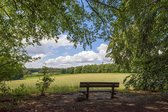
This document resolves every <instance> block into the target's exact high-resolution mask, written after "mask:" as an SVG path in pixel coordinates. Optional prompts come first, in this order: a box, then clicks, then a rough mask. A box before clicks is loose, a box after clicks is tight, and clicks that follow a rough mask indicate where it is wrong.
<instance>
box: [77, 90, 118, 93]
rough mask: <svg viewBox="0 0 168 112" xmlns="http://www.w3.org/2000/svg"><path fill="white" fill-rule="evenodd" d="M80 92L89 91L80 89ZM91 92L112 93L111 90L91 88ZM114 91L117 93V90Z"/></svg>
mask: <svg viewBox="0 0 168 112" xmlns="http://www.w3.org/2000/svg"><path fill="white" fill-rule="evenodd" d="M79 92H81V93H86V92H87V91H86V90H80V91H79ZM89 92H109V93H111V90H89ZM114 92H115V93H116V92H117V91H114Z"/></svg>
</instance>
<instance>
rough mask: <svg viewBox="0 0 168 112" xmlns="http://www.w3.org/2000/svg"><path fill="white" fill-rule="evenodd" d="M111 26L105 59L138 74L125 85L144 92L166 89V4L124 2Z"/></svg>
mask: <svg viewBox="0 0 168 112" xmlns="http://www.w3.org/2000/svg"><path fill="white" fill-rule="evenodd" d="M119 8H120V10H122V11H121V12H120V13H119V14H116V20H115V21H114V22H112V25H113V26H114V31H113V34H112V36H111V40H110V44H109V46H108V52H109V54H108V56H110V57H111V58H112V59H113V60H114V61H115V63H117V64H119V65H120V66H123V67H125V68H127V69H130V70H134V69H137V70H138V74H136V75H135V74H134V75H131V76H130V77H128V78H127V79H128V80H125V81H126V85H127V86H128V87H129V86H132V87H134V88H135V89H143V90H167V89H168V1H167V0H148V1H146V0H140V1H137V0H127V1H125V0H123V1H122V3H121V5H119Z"/></svg>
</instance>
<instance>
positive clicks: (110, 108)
mask: <svg viewBox="0 0 168 112" xmlns="http://www.w3.org/2000/svg"><path fill="white" fill-rule="evenodd" d="M79 96H80V95H79V94H78V93H68V94H49V95H47V96H41V97H40V96H35V95H34V96H31V97H29V98H26V99H24V101H22V102H21V103H20V104H19V105H18V106H17V107H16V109H13V110H10V111H11V112H168V99H167V98H166V97H161V96H160V95H158V94H153V93H117V95H116V97H115V98H113V99H110V94H108V93H92V94H90V97H89V100H82V101H80V100H79V99H78V98H79ZM0 112H3V111H2V110H0Z"/></svg>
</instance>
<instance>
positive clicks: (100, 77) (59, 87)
mask: <svg viewBox="0 0 168 112" xmlns="http://www.w3.org/2000/svg"><path fill="white" fill-rule="evenodd" d="M128 75H129V73H89V74H88V73H87V74H63V75H53V76H51V77H52V78H54V79H55V80H54V82H53V83H52V84H51V86H50V88H49V89H48V90H47V92H49V93H55V92H56V93H65V92H75V91H78V90H79V83H80V82H86V81H91V82H97V81H98V82H119V83H120V87H119V88H118V89H119V90H123V89H124V85H123V79H124V78H125V77H126V76H128ZM40 77H41V76H36V77H26V78H25V79H23V80H15V81H9V82H8V85H9V86H10V87H11V88H12V89H14V88H17V87H18V86H19V85H20V84H24V85H25V87H26V88H27V91H28V92H29V93H39V92H38V90H37V89H36V86H35V84H36V81H37V80H39V78H40Z"/></svg>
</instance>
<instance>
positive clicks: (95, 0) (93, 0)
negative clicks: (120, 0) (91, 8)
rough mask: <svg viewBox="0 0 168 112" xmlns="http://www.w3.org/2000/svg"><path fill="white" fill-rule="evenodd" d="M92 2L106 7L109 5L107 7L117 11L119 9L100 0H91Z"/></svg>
mask: <svg viewBox="0 0 168 112" xmlns="http://www.w3.org/2000/svg"><path fill="white" fill-rule="evenodd" d="M92 2H96V3H98V4H100V5H104V6H106V7H109V8H112V9H115V10H117V11H121V10H120V9H118V8H116V7H114V6H111V5H108V4H105V3H103V2H100V1H97V0H92Z"/></svg>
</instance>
